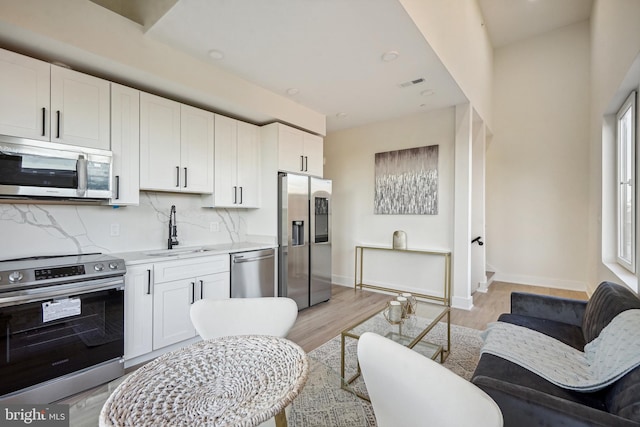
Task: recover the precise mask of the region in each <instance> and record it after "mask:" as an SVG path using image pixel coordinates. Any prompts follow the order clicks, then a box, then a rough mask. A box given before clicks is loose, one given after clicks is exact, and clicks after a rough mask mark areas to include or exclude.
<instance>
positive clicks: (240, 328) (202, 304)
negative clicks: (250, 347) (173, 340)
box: [189, 297, 298, 340]
mask: <svg viewBox="0 0 640 427" xmlns="http://www.w3.org/2000/svg"><path fill="white" fill-rule="evenodd" d="M189 314H190V315H191V322H193V326H195V328H196V331H198V334H199V335H200V336H201V337H202V339H205V340H206V339H209V338H217V337H222V336H228V335H273V336H277V337H285V336H286V335H287V334H288V333H289V330H291V327H292V326H293V324H294V323H295V321H296V318H297V317H298V306H297V305H296V303H295V301H294V300H292V299H291V298H281V297H265V298H231V299H206V298H205V299H201V300H198V301H196V302H195V303H193V304H192V305H191V311H190V313H189Z"/></svg>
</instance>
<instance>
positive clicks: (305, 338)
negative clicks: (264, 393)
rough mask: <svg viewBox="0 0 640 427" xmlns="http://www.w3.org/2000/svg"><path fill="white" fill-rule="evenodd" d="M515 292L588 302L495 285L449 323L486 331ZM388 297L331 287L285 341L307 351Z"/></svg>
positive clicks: (301, 316)
mask: <svg viewBox="0 0 640 427" xmlns="http://www.w3.org/2000/svg"><path fill="white" fill-rule="evenodd" d="M514 291H519V292H530V293H537V294H543V295H554V296H559V297H564V298H575V299H582V300H586V299H587V294H586V293H585V292H576V291H567V290H562V289H552V288H545V287H538V286H526V285H515V284H511V283H502V282H494V283H492V284H491V286H490V287H489V291H488V292H487V293H480V292H476V293H475V294H474V296H473V308H472V309H471V310H459V309H452V311H451V323H452V324H454V325H459V326H466V327H468V328H473V329H480V330H482V329H485V327H486V326H487V323H489V322H494V321H496V320H497V319H498V316H500V314H502V313H508V312H509V310H510V295H511V292H514ZM389 298H390V296H389V295H385V294H381V293H377V292H370V291H366V290H354V289H353V288H351V287H344V286H337V285H334V286H333V288H332V294H331V299H330V300H329V301H327V302H324V303H321V304H319V305H316V306H313V307H311V308H307V309H305V310H302V311H301V312H300V313H298V319H297V320H296V323H295V325H294V326H293V329H292V330H291V332H289V335H288V337H287V338H289V339H290V340H291V341H293V342H295V343H297V344H298V345H299V346H300V347H302V348H303V349H304V350H305V351H307V352H309V351H311V350H313V349H315V348H316V347H318V346H320V345H321V344H323V343H325V342H327V341H328V340H330V339H331V338H333V337H335V336H336V335H338V334H339V333H340V332H341V331H342V330H343V329H345V328H348V327H350V326H351V325H353V324H355V323H357V322H358V320H360V319H362V318H364V317H366V316H368V315H371V314H373V313H375V312H376V311H378V310H381V309H382V308H383V307H384V306H385V305H386V303H387V301H388V300H389Z"/></svg>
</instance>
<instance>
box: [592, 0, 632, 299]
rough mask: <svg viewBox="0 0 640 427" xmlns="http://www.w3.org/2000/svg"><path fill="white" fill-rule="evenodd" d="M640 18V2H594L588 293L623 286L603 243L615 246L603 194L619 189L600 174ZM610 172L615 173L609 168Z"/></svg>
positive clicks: (609, 202)
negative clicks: (609, 119) (601, 286)
mask: <svg viewBox="0 0 640 427" xmlns="http://www.w3.org/2000/svg"><path fill="white" fill-rule="evenodd" d="M639 18H640V2H638V1H633V0H595V2H594V5H593V10H592V14H591V63H590V66H591V81H590V90H591V109H590V125H591V126H590V158H591V161H590V164H589V169H590V174H589V188H590V192H589V196H590V197H589V224H588V226H589V228H588V229H589V257H588V271H589V279H590V280H589V290H590V291H593V289H595V286H596V285H597V284H598V283H599V282H600V281H603V280H614V281H618V282H620V280H619V278H618V277H616V276H615V275H614V274H613V272H612V271H611V269H610V268H609V267H608V266H607V265H606V264H605V263H603V253H602V244H603V242H604V244H608V245H612V244H614V243H613V240H612V239H611V233H612V232H613V230H614V229H615V228H614V224H613V223H612V221H613V219H612V217H613V215H612V213H611V209H612V208H613V203H612V200H611V198H607V194H609V195H610V194H612V190H611V188H609V189H608V190H609V191H604V192H603V183H605V185H610V186H611V185H615V184H614V183H613V181H611V177H607V176H603V173H602V171H603V166H606V165H603V160H605V161H609V162H610V163H611V162H612V161H613V159H612V158H611V157H608V158H607V157H603V153H604V155H610V149H611V147H610V144H612V143H613V141H612V140H611V138H609V137H607V138H608V139H603V129H604V126H603V125H604V122H603V115H605V113H606V112H607V109H608V108H609V107H610V106H611V105H612V101H614V99H615V98H616V97H618V98H620V97H622V99H624V96H626V95H624V93H618V92H619V89H620V86H621V83H622V82H623V80H624V79H625V76H626V75H627V72H628V71H629V69H630V67H631V66H632V64H633V62H634V60H636V58H637V57H638V55H639V54H640V25H638V19H639ZM637 85H638V82H636V86H637ZM622 92H624V90H623V91H622ZM627 95H628V93H627ZM614 103H615V102H614ZM605 130H606V129H605ZM605 136H606V132H605ZM610 163H609V166H610ZM608 170H609V171H610V170H612V169H611V168H610V167H609V169H608ZM603 197H604V198H603ZM603 202H604V203H603ZM607 233H608V235H607ZM609 252H611V250H610V249H609ZM605 256H606V251H605Z"/></svg>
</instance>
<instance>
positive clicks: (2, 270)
mask: <svg viewBox="0 0 640 427" xmlns="http://www.w3.org/2000/svg"><path fill="white" fill-rule="evenodd" d="M73 258H75V259H73ZM69 261H72V262H69ZM126 271H127V269H126V266H125V263H124V260H122V259H119V258H113V257H110V256H108V255H102V254H81V255H66V256H60V257H43V258H40V257H32V258H25V259H16V260H6V261H0V293H2V292H7V291H9V290H11V289H18V288H25V289H26V288H29V287H36V286H50V285H57V284H64V283H68V282H84V281H89V280H95V279H100V278H108V277H116V276H120V275H124V274H125V273H126Z"/></svg>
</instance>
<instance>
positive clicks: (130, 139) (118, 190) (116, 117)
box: [109, 83, 140, 205]
mask: <svg viewBox="0 0 640 427" xmlns="http://www.w3.org/2000/svg"><path fill="white" fill-rule="evenodd" d="M111 151H112V153H113V187H112V188H113V197H112V198H111V200H110V201H109V204H111V205H138V204H139V203H140V173H139V167H140V91H139V90H137V89H132V88H130V87H126V86H122V85H119V84H116V83H112V84H111Z"/></svg>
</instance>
